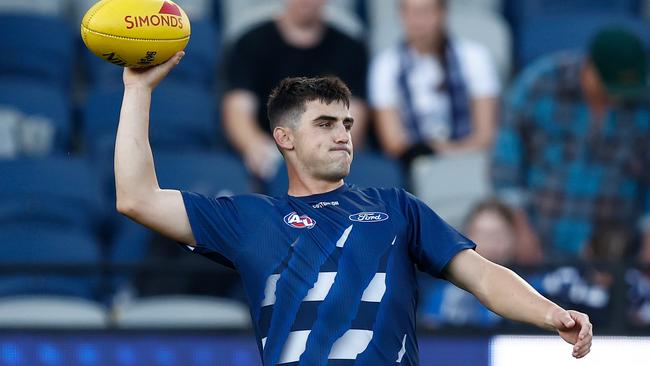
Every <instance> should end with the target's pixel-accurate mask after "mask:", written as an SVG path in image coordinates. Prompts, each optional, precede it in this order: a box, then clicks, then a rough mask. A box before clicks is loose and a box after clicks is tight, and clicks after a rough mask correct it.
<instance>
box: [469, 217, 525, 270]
mask: <svg viewBox="0 0 650 366" xmlns="http://www.w3.org/2000/svg"><path fill="white" fill-rule="evenodd" d="M465 232H466V234H467V236H468V237H469V238H470V239H471V240H473V241H474V242H475V243H476V245H477V247H476V251H477V252H478V253H479V254H480V255H482V256H483V257H485V258H487V259H489V260H491V261H492V262H495V263H500V264H506V263H508V262H511V261H512V260H513V257H514V249H515V241H516V239H515V232H514V229H513V227H512V225H511V224H510V223H509V222H508V221H507V220H506V219H505V218H504V217H503V215H501V214H500V213H499V212H498V211H496V210H483V211H480V212H478V213H477V214H476V215H474V217H473V218H472V219H471V220H470V222H468V223H467V225H466V229H465Z"/></svg>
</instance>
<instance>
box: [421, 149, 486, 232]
mask: <svg viewBox="0 0 650 366" xmlns="http://www.w3.org/2000/svg"><path fill="white" fill-rule="evenodd" d="M487 159H488V157H487V156H486V154H484V153H468V154H458V155H450V156H444V157H435V156H434V157H422V158H418V159H416V160H415V161H414V162H413V166H412V169H411V182H412V184H413V193H415V195H416V196H418V197H419V198H420V199H421V200H422V201H424V202H425V203H426V204H427V205H429V207H431V208H432V209H433V210H434V211H436V213H437V214H438V215H440V216H441V217H442V218H443V219H445V221H447V222H448V223H449V224H450V225H452V226H454V227H456V228H460V227H461V226H462V223H463V221H464V220H465V217H466V216H467V214H468V213H469V212H470V210H471V209H472V207H473V206H474V205H475V204H476V203H478V202H479V201H481V200H483V199H485V198H487V197H488V196H489V195H490V192H491V190H492V189H491V186H490V182H489V178H488V175H487V169H488V160H487Z"/></svg>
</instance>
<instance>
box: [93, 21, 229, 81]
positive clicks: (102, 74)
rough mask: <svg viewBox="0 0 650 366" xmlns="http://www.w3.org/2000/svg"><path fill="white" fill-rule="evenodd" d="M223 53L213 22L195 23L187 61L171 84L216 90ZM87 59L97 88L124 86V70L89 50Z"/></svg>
mask: <svg viewBox="0 0 650 366" xmlns="http://www.w3.org/2000/svg"><path fill="white" fill-rule="evenodd" d="M190 19H191V18H190ZM220 50H221V46H220V36H219V34H218V32H217V29H216V27H215V25H214V24H213V23H211V22H209V21H192V34H191V36H190V41H189V43H188V44H187V47H186V49H185V57H183V60H182V61H181V63H180V64H179V65H178V66H177V67H175V68H174V70H173V71H172V72H171V73H170V74H169V77H168V80H174V81H176V82H178V83H183V84H190V85H195V86H198V87H201V88H204V89H205V90H213V89H214V86H215V81H216V71H217V69H218V61H219V59H218V58H219V56H220ZM83 55H84V59H85V66H86V68H87V71H88V79H89V80H90V83H91V84H92V85H93V86H96V87H102V88H107V87H109V88H110V87H121V86H122V71H123V68H121V67H119V66H115V65H113V64H111V63H109V62H106V61H104V60H102V59H101V58H99V57H97V56H95V55H94V54H92V53H91V52H90V51H89V50H88V49H87V48H84V52H83Z"/></svg>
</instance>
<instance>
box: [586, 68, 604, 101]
mask: <svg viewBox="0 0 650 366" xmlns="http://www.w3.org/2000/svg"><path fill="white" fill-rule="evenodd" d="M582 89H583V90H584V93H585V95H586V96H587V97H588V98H596V99H602V98H605V97H606V96H607V89H605V85H604V84H603V83H602V81H601V80H600V77H599V76H598V71H596V68H595V67H594V65H593V63H591V62H589V61H587V62H585V63H584V65H583V67H582Z"/></svg>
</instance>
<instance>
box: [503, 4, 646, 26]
mask: <svg viewBox="0 0 650 366" xmlns="http://www.w3.org/2000/svg"><path fill="white" fill-rule="evenodd" d="M640 7H641V1H640V0H614V1H613V0H571V1H565V0H525V1H521V0H506V3H505V7H504V8H505V9H504V10H505V13H506V16H507V17H508V18H509V19H512V20H513V21H515V22H518V23H520V24H525V23H527V22H528V21H530V20H533V19H535V18H537V17H540V16H542V17H543V16H548V15H580V14H602V15H607V14H609V15H629V16H632V15H636V14H639V9H640Z"/></svg>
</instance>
